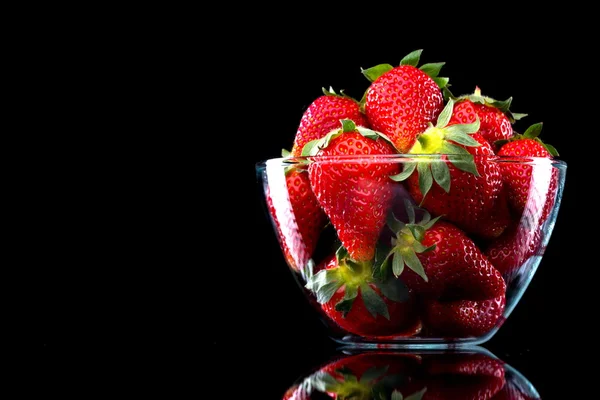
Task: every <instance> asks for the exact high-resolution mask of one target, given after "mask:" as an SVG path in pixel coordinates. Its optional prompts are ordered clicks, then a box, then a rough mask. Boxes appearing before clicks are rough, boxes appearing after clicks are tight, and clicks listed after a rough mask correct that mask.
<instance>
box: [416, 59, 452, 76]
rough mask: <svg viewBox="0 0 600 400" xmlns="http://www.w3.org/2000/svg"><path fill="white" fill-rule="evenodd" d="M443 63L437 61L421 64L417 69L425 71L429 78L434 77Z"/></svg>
mask: <svg viewBox="0 0 600 400" xmlns="http://www.w3.org/2000/svg"><path fill="white" fill-rule="evenodd" d="M444 64H446V63H445V62H438V63H429V64H423V65H421V68H419V69H420V70H421V71H423V72H425V73H426V74H427V75H429V77H430V78H436V77H437V76H438V74H439V73H440V70H441V69H442V67H443V66H444Z"/></svg>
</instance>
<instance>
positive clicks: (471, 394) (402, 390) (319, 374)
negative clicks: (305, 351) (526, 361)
mask: <svg viewBox="0 0 600 400" xmlns="http://www.w3.org/2000/svg"><path fill="white" fill-rule="evenodd" d="M539 398H540V397H539V395H538V394H537V392H536V391H535V389H534V388H533V386H532V385H531V384H530V383H529V382H528V381H527V380H526V379H525V378H524V377H523V376H522V375H521V374H519V373H518V372H517V371H516V370H514V369H513V368H512V367H510V366H509V365H508V364H506V363H504V362H503V361H502V360H500V359H498V358H497V357H495V356H494V355H493V354H491V353H490V352H489V351H487V350H486V349H483V348H481V347H474V348H469V349H462V350H454V351H448V352H444V351H393V352H390V351H385V352H376V351H365V352H355V353H352V352H349V353H347V354H345V355H340V356H338V357H337V358H335V359H334V360H332V361H331V362H329V363H328V364H326V365H324V366H322V367H320V368H319V369H317V370H316V371H315V372H314V373H312V374H311V375H309V376H307V377H305V378H303V379H301V380H299V381H298V382H297V383H296V384H294V385H293V386H291V387H290V388H289V390H288V391H287V392H286V393H285V394H284V396H283V399H292V400H309V399H311V400H314V399H339V400H370V399H373V400H433V399H461V400H488V399H505V400H526V399H539Z"/></svg>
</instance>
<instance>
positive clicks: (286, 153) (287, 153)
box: [281, 149, 292, 158]
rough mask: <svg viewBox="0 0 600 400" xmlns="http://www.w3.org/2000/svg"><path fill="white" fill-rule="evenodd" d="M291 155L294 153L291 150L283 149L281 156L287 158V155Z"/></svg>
mask: <svg viewBox="0 0 600 400" xmlns="http://www.w3.org/2000/svg"><path fill="white" fill-rule="evenodd" d="M291 155H292V153H291V152H290V151H289V150H286V149H281V157H283V158H287V157H289V156H291Z"/></svg>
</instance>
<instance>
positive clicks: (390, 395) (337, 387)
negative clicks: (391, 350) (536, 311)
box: [305, 365, 427, 400]
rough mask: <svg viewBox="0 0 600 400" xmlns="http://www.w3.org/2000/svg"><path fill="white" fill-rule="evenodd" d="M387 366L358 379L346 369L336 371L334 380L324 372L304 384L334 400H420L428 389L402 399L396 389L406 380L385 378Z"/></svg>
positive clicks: (396, 377) (391, 377) (391, 376)
mask: <svg viewBox="0 0 600 400" xmlns="http://www.w3.org/2000/svg"><path fill="white" fill-rule="evenodd" d="M389 368H390V366H389V365H385V366H382V367H371V368H369V369H367V370H366V371H365V372H364V373H363V374H362V375H361V376H360V378H359V377H358V376H356V375H355V374H353V373H352V371H350V370H349V369H348V368H339V369H336V370H335V372H334V374H335V376H333V375H332V374H330V373H327V372H325V371H319V372H317V373H316V374H314V375H312V376H311V377H310V378H309V379H308V380H307V381H306V382H305V384H306V385H307V386H308V387H310V388H311V389H314V390H317V391H319V392H321V393H332V394H335V395H336V397H335V398H336V399H348V400H349V399H356V400H362V399H365V400H367V399H389V400H402V399H403V400H421V399H422V398H423V395H424V394H425V391H426V390H427V388H424V389H422V390H420V391H418V392H415V393H412V394H411V395H410V396H407V397H403V396H402V393H401V392H399V391H398V390H397V389H395V388H396V387H398V386H400V385H402V384H403V383H405V382H406V380H407V377H406V376H403V375H400V374H388V372H387V371H388V370H389Z"/></svg>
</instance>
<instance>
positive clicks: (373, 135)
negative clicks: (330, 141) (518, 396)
mask: <svg viewBox="0 0 600 400" xmlns="http://www.w3.org/2000/svg"><path fill="white" fill-rule="evenodd" d="M356 130H357V131H358V133H360V134H361V135H363V136H364V137H366V138H368V139H373V140H377V139H379V138H380V137H383V135H382V134H380V133H379V132H376V131H374V130H373V129H369V128H365V127H363V126H357V127H356ZM387 140H388V141H389V139H387Z"/></svg>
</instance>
